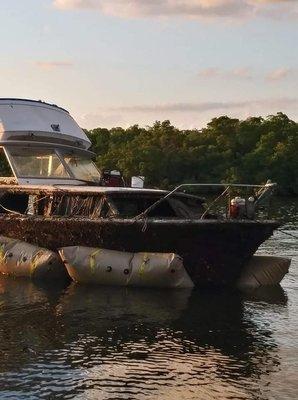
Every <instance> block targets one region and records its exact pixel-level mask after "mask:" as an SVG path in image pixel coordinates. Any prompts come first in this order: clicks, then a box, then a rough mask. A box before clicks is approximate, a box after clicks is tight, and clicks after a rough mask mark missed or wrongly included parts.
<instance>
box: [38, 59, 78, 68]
mask: <svg viewBox="0 0 298 400" xmlns="http://www.w3.org/2000/svg"><path fill="white" fill-rule="evenodd" d="M35 65H36V66H37V67H38V68H41V69H56V68H69V67H72V66H73V63H72V62H70V61H36V62H35Z"/></svg>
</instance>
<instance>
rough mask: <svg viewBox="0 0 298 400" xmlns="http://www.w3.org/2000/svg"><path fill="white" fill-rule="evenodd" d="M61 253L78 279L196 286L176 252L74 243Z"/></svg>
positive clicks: (142, 284) (104, 282)
mask: <svg viewBox="0 0 298 400" xmlns="http://www.w3.org/2000/svg"><path fill="white" fill-rule="evenodd" d="M59 254H60V256H61V258H62V260H63V262H64V263H65V266H66V268H67V271H68V273H69V275H70V276H71V278H72V279H73V280H74V281H76V282H79V283H90V284H101V285H116V286H143V287H145V286H146V287H161V288H166V287H169V288H170V287H171V288H173V287H176V288H187V287H188V288H189V287H193V286H194V284H193V282H192V280H191V278H190V277H189V275H188V274H187V272H186V270H185V268H184V266H183V262H182V258H181V257H179V256H178V255H177V254H174V253H127V252H121V251H116V250H106V249H95V248H89V247H83V246H71V247H63V248H61V249H60V250H59ZM91 256H92V262H91V263H90V259H91ZM88 260H89V261H88Z"/></svg>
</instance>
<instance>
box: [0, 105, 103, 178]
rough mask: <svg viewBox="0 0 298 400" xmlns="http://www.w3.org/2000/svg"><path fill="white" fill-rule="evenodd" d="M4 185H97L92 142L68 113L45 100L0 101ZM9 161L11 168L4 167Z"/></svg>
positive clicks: (99, 175) (96, 170)
mask: <svg viewBox="0 0 298 400" xmlns="http://www.w3.org/2000/svg"><path fill="white" fill-rule="evenodd" d="M0 146H1V150H2V158H1V161H2V166H3V168H4V170H5V171H6V172H9V169H10V171H11V175H12V178H13V179H7V180H5V179H4V180H3V179H2V182H3V183H16V184H19V185H22V184H26V185H27V184H38V185H50V184H53V185H55V184H69V185H82V184H86V183H87V184H98V183H99V182H100V179H101V174H100V172H99V171H98V169H97V168H96V166H95V164H94V163H93V162H92V157H93V153H91V152H90V151H89V150H88V149H89V148H90V146H91V143H90V140H89V139H88V137H87V136H86V134H85V133H84V131H83V130H82V129H81V128H80V127H79V126H78V124H77V123H76V122H75V121H74V119H73V118H72V117H71V116H70V114H69V113H68V111H66V110H64V109H63V108H61V107H57V106H56V105H53V104H48V103H44V102H42V101H33V100H21V99H0ZM6 159H7V161H8V164H9V166H8V165H5V162H6Z"/></svg>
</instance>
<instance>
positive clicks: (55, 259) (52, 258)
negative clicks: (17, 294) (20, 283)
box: [0, 236, 69, 280]
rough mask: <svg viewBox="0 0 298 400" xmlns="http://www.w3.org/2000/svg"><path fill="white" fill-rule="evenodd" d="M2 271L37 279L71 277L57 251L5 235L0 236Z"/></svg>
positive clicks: (0, 267) (7, 273) (64, 278)
mask: <svg viewBox="0 0 298 400" xmlns="http://www.w3.org/2000/svg"><path fill="white" fill-rule="evenodd" d="M0 272H1V273H3V274H6V275H11V276H14V277H27V278H32V279H37V280H42V279H46V280H66V279H69V276H68V274H67V271H66V269H65V267H64V265H63V263H62V262H61V259H60V257H59V255H58V254H57V253H55V252H53V251H51V250H48V249H45V248H42V247H38V246H35V245H32V244H29V243H26V242H23V241H21V240H17V239H11V238H8V237H5V236H0Z"/></svg>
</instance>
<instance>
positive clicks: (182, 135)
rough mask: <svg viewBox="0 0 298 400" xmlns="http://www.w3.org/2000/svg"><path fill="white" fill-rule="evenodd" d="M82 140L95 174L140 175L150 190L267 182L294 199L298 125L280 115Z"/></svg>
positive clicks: (94, 133) (102, 133) (101, 132)
mask: <svg viewBox="0 0 298 400" xmlns="http://www.w3.org/2000/svg"><path fill="white" fill-rule="evenodd" d="M88 136H89V138H90V140H91V141H92V148H93V151H94V152H95V153H96V154H97V158H96V163H97V165H98V166H99V167H100V168H101V169H119V170H120V171H121V172H122V173H123V175H124V176H125V177H127V178H129V177H130V176H132V175H145V176H146V183H147V185H150V186H159V187H164V188H169V187H173V186H175V185H177V184H179V183H183V182H188V183H190V182H201V183H211V182H213V183H216V182H239V183H251V184H259V183H263V182H265V181H267V179H271V180H272V181H274V182H277V183H278V184H279V188H280V192H281V193H283V194H296V195H297V194H298V156H297V154H298V124H297V123H296V122H294V121H291V120H290V119H289V118H288V117H287V116H286V115H285V114H283V113H277V114H276V115H270V116H268V117H267V118H261V117H251V118H248V119H246V120H243V121H240V120H238V119H232V118H229V117H227V116H221V117H219V118H214V119H212V121H211V122H210V123H209V124H208V125H207V127H206V128H204V129H202V130H196V129H192V130H179V129H177V128H175V127H174V126H173V125H171V123H170V121H163V122H159V121H157V122H155V123H154V125H153V126H149V127H146V128H141V127H139V126H138V125H134V126H131V127H130V128H127V129H123V128H112V129H105V128H97V129H93V130H91V131H89V132H88Z"/></svg>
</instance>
